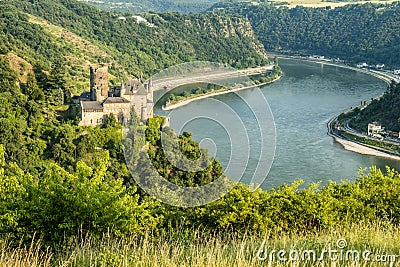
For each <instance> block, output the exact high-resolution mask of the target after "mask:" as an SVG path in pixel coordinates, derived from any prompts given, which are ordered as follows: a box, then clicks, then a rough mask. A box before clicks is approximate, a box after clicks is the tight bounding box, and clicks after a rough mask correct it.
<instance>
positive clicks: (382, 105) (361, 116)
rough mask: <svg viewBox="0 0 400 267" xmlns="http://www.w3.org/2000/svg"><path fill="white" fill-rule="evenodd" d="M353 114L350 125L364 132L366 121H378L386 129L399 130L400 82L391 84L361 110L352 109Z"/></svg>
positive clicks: (366, 125)
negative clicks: (380, 95) (381, 94)
mask: <svg viewBox="0 0 400 267" xmlns="http://www.w3.org/2000/svg"><path fill="white" fill-rule="evenodd" d="M353 114H354V115H355V117H354V119H353V120H352V121H351V126H353V127H354V128H355V129H358V130H360V131H363V132H365V131H366V129H367V127H368V123H371V122H373V121H377V122H380V123H381V124H382V126H383V127H385V129H386V130H389V131H393V132H398V131H400V84H398V85H395V84H392V86H390V87H389V88H388V89H387V90H386V92H385V93H384V94H383V96H382V97H381V98H379V99H374V100H373V101H372V102H371V103H370V104H369V105H368V106H366V107H365V108H364V109H362V110H359V109H357V110H355V111H353Z"/></svg>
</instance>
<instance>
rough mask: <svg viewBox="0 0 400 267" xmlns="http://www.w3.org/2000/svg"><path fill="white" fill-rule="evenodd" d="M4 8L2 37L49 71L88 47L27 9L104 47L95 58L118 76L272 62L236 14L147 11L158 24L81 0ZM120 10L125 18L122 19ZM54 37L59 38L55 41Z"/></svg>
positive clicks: (18, 1)
mask: <svg viewBox="0 0 400 267" xmlns="http://www.w3.org/2000/svg"><path fill="white" fill-rule="evenodd" d="M0 8H1V9H2V17H0V34H2V37H4V38H2V39H5V40H9V42H8V43H6V45H7V49H8V51H14V52H15V53H16V54H17V55H20V56H21V57H23V58H25V59H27V60H28V61H29V62H31V63H33V65H36V64H34V63H36V62H40V63H45V65H46V66H44V68H45V69H47V70H49V69H50V64H51V63H53V64H54V63H57V62H63V59H64V57H65V61H66V63H68V64H70V65H71V64H72V65H73V62H70V58H81V57H82V54H85V55H86V54H87V53H88V52H87V51H86V50H82V48H80V47H79V46H73V45H72V46H71V43H68V42H66V40H64V39H60V38H59V37H55V36H52V35H51V34H49V33H47V32H46V31H44V30H43V26H41V25H38V24H34V23H31V22H29V19H28V17H27V16H26V13H27V14H32V15H34V16H36V17H39V18H43V19H45V20H47V21H48V22H49V23H51V24H53V25H57V26H61V27H62V28H63V29H65V30H67V31H70V32H72V33H74V34H76V35H77V36H80V37H82V38H83V39H84V40H87V41H88V43H90V44H94V45H96V46H97V47H99V49H101V52H102V53H97V54H101V56H100V55H97V56H95V55H88V56H90V57H92V60H95V61H97V62H91V63H109V65H110V71H111V73H112V74H113V75H115V76H117V77H121V75H122V72H123V70H125V71H126V72H127V73H128V74H129V75H130V76H135V77H140V76H141V75H144V76H145V77H149V75H151V74H154V73H155V72H157V71H159V70H160V69H164V68H165V67H168V66H171V65H176V64H177V63H182V62H188V61H193V60H206V61H217V62H223V63H228V64H232V65H235V66H238V67H241V68H244V67H247V66H249V67H250V66H257V65H264V64H266V63H267V62H268V60H267V57H266V55H265V52H264V50H263V47H262V45H261V43H260V42H259V41H258V40H257V39H256V38H255V37H254V36H253V34H252V30H251V27H250V25H249V24H248V23H247V21H246V20H245V19H244V18H240V17H237V16H229V15H215V14H211V13H210V14H196V15H195V14H190V15H182V14H179V13H164V14H156V13H151V14H145V15H142V16H144V17H145V18H146V19H147V20H148V22H149V23H153V24H154V26H149V25H148V24H146V23H137V21H136V18H133V17H132V14H119V15H116V14H113V13H111V12H105V11H100V10H98V9H96V8H94V7H91V6H89V5H87V4H84V3H80V2H77V1H76V0H63V1H61V0H57V1H54V0H42V1H29V2H28V1H25V0H15V1H12V3H9V4H7V5H4V6H1V7H0ZM3 11H4V12H3ZM22 12H24V13H22ZM121 15H124V16H125V18H126V20H120V19H118V17H119V16H121ZM225 32H226V33H227V34H225ZM39 37H40V38H39ZM55 38H58V39H56V40H57V41H58V42H54V41H53V40H54V39H55ZM21 40H24V42H22V41H21ZM57 43H59V45H57ZM109 55H112V57H111V56H109ZM93 57H94V58H93ZM73 66H74V65H73ZM76 67H80V66H75V68H76ZM121 67H122V70H121ZM77 74H79V72H76V71H75V70H74V69H73V68H72V67H70V68H69V69H68V75H70V76H76V75H77Z"/></svg>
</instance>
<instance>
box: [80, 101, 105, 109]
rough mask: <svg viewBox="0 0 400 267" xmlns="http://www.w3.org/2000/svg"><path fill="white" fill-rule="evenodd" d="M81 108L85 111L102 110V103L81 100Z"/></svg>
mask: <svg viewBox="0 0 400 267" xmlns="http://www.w3.org/2000/svg"><path fill="white" fill-rule="evenodd" d="M81 105H82V109H83V110H85V111H88V110H103V105H102V104H101V102H98V101H82V102H81Z"/></svg>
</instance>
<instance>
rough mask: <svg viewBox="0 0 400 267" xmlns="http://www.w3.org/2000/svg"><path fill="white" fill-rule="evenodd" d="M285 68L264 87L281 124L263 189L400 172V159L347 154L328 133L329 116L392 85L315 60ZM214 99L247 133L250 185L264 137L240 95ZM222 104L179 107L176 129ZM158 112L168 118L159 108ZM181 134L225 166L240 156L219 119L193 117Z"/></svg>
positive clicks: (204, 102) (196, 103) (197, 103)
mask: <svg viewBox="0 0 400 267" xmlns="http://www.w3.org/2000/svg"><path fill="white" fill-rule="evenodd" d="M280 66H281V68H282V70H283V72H284V76H283V77H282V78H281V79H280V80H279V81H277V82H275V83H274V84H271V85H267V86H264V87H262V88H261V91H262V94H264V96H265V98H266V99H267V100H268V103H269V105H270V108H271V111H272V114H273V116H274V120H275V125H276V152H275V159H274V162H273V164H272V167H271V170H270V172H269V174H268V176H267V177H266V179H265V181H264V182H263V184H262V188H264V189H268V188H271V187H276V186H279V185H281V184H284V183H292V182H294V181H296V180H299V179H302V180H304V182H305V184H306V185H307V184H309V183H312V182H322V183H326V182H328V181H329V180H332V181H336V182H340V181H343V180H350V181H352V180H355V179H356V177H357V171H358V170H359V168H366V167H370V166H372V165H376V166H377V167H379V168H382V169H384V168H385V166H390V167H392V168H395V169H397V170H400V161H395V160H390V159H385V158H379V157H374V156H368V155H360V154H357V153H354V152H350V151H347V150H345V149H343V148H342V146H341V145H340V144H338V143H336V142H334V141H333V140H332V138H331V137H329V136H328V135H327V127H326V124H327V122H328V120H329V119H330V118H332V117H333V116H334V115H335V114H337V113H340V112H341V111H343V110H346V109H348V108H350V107H352V106H356V105H358V104H359V103H360V102H361V101H364V100H369V99H371V98H372V97H377V96H379V95H380V94H382V93H383V91H384V90H385V89H386V87H387V85H386V83H385V82H383V81H381V80H379V79H377V78H375V77H372V76H370V75H367V74H363V73H360V72H356V71H353V70H349V69H344V68H340V67H335V66H329V65H322V64H319V63H313V62H303V61H296V60H283V59H281V60H280ZM254 90H256V89H247V90H245V91H242V93H241V96H242V97H243V98H244V99H246V98H249V99H250V98H251V97H252V93H253V95H254ZM215 99H217V100H219V101H222V102H224V103H226V104H227V105H229V106H230V107H231V108H232V110H234V111H235V112H236V113H237V114H238V115H239V117H240V119H241V120H242V121H243V123H244V125H245V127H246V129H247V131H248V135H249V140H250V157H249V159H248V162H247V163H246V161H245V158H247V156H245V155H244V156H243V157H244V160H243V162H244V163H243V164H246V171H245V173H244V175H243V178H242V181H244V182H246V181H249V179H250V177H251V176H252V175H253V173H254V170H255V168H256V166H257V163H258V158H259V154H260V152H259V149H260V147H259V146H260V142H259V141H260V140H259V138H260V137H259V134H257V132H256V131H255V130H254V129H257V122H256V120H255V119H254V116H253V115H252V113H251V110H250V109H249V108H248V107H246V105H245V104H244V102H243V100H241V99H240V98H239V97H238V96H236V95H235V94H226V95H221V96H217V97H215ZM260 101H261V100H260ZM260 103H261V102H260ZM218 105H219V104H218V103H217V102H216V101H211V100H209V99H202V100H198V101H194V102H192V103H190V104H189V105H187V106H183V107H180V108H178V109H176V110H174V111H173V113H172V116H171V127H172V128H174V129H175V130H177V129H179V128H178V126H177V125H175V124H174V123H175V121H178V120H179V117H180V116H182V117H183V116H187V114H191V115H193V118H195V117H196V114H199V113H201V112H202V111H204V110H208V111H212V110H215V111H216V112H217V111H218ZM157 107H158V108H157ZM253 108H254V107H253ZM255 108H257V107H255ZM155 112H156V114H159V115H165V114H166V113H165V112H163V111H162V110H161V109H160V108H159V105H157V106H156V109H155ZM266 112H267V111H266ZM179 127H180V126H179ZM230 129H232V127H231V125H230ZM182 130H183V131H189V132H192V134H193V138H194V139H195V140H197V141H199V142H200V141H202V140H203V141H202V142H201V144H202V146H203V147H206V148H209V149H210V154H211V155H215V156H216V157H217V159H218V160H219V161H220V162H221V163H222V165H223V166H224V167H226V166H227V164H228V162H229V159H230V156H231V154H236V155H240V153H241V151H231V145H230V137H231V138H232V136H233V138H234V134H232V133H231V132H230V133H227V132H226V127H224V126H223V125H220V124H218V123H216V122H215V121H212V120H207V119H204V118H199V119H193V120H191V121H190V122H187V123H186V124H185V126H184V127H183V129H182ZM230 131H232V130H230ZM210 140H212V142H213V143H214V144H215V146H214V145H212V142H210ZM245 150H246V149H245V147H243V151H245ZM243 154H246V153H244V152H243ZM242 167H243V166H238V170H239V169H240V168H242ZM259 168H266V169H268V166H262V165H261V166H259ZM238 172H239V171H238Z"/></svg>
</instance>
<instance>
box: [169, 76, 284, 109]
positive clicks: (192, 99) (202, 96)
mask: <svg viewBox="0 0 400 267" xmlns="http://www.w3.org/2000/svg"><path fill="white" fill-rule="evenodd" d="M282 76H283V74H282V73H281V74H280V75H279V77H277V78H275V79H273V80H272V81H268V82H265V83H260V84H254V85H251V86H245V87H240V88H235V89H231V90H229V89H227V90H225V91H222V92H214V93H212V92H211V93H208V94H204V95H200V96H197V97H194V98H189V99H185V100H182V101H179V102H178V103H175V104H172V105H168V106H163V107H162V109H163V110H166V111H168V110H173V109H176V108H179V107H183V106H186V105H187V104H189V103H192V102H193V101H196V100H200V99H204V98H208V97H213V96H218V95H224V94H229V93H234V92H237V91H240V90H245V89H251V88H255V87H259V86H264V85H268V84H272V83H274V82H276V81H278V80H279V79H280V78H282Z"/></svg>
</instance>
